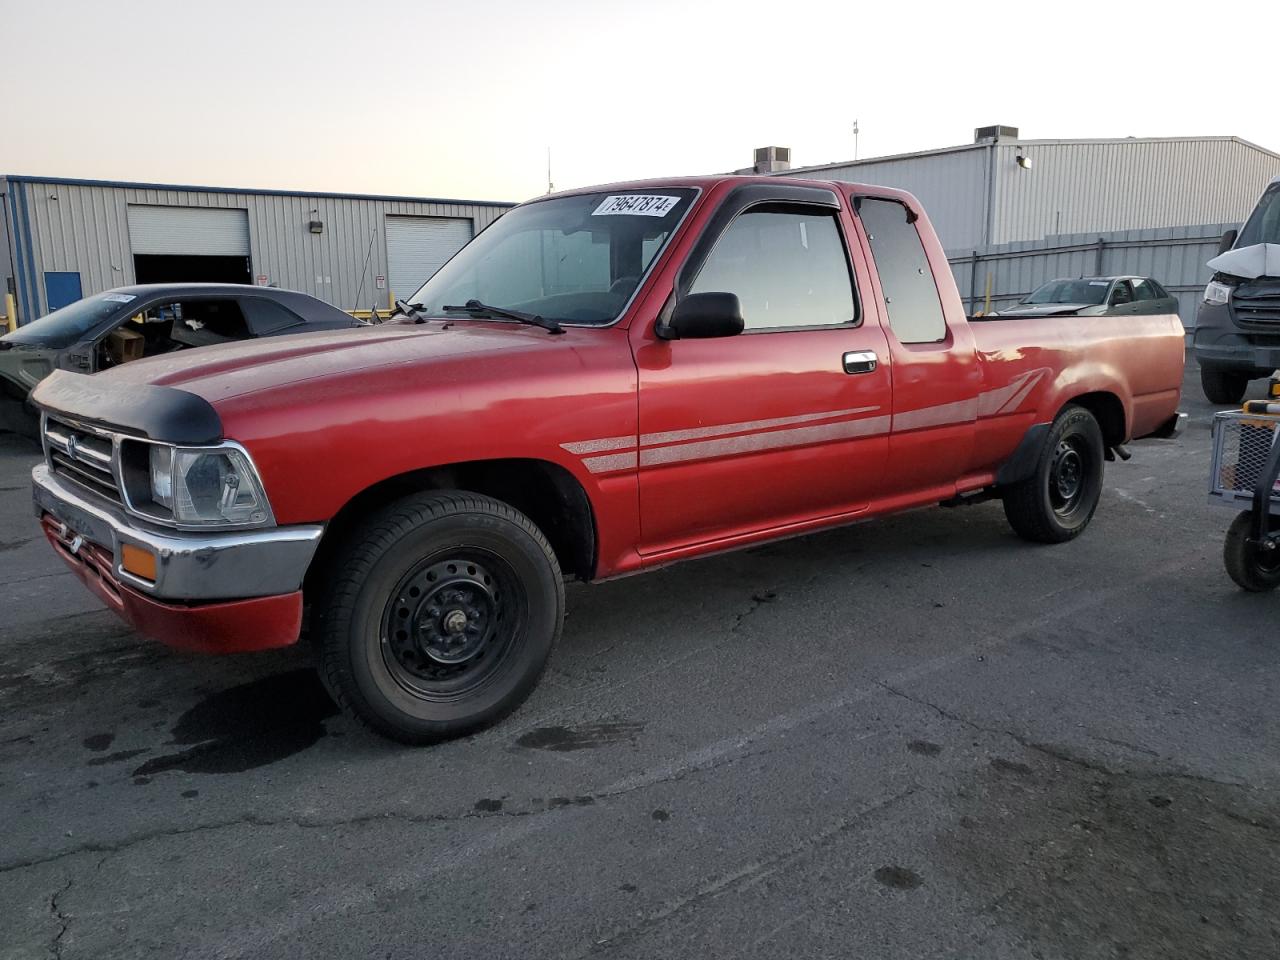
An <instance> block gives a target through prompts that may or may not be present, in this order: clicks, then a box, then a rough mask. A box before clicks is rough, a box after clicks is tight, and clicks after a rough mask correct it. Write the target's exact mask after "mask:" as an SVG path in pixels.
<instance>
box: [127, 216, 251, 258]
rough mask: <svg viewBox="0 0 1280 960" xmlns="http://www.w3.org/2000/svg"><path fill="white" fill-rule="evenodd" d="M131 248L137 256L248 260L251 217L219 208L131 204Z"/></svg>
mask: <svg viewBox="0 0 1280 960" xmlns="http://www.w3.org/2000/svg"><path fill="white" fill-rule="evenodd" d="M129 245H130V246H131V247H132V248H133V253H134V254H135V255H137V254H144V255H146V254H161V255H165V256H196V257H235V256H240V257H247V256H249V216H248V214H247V213H246V212H245V211H244V210H227V209H222V208H217V207H153V206H142V205H138V204H130V206H129Z"/></svg>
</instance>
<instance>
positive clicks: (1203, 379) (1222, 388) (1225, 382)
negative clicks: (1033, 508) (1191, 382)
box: [1200, 367, 1249, 406]
mask: <svg viewBox="0 0 1280 960" xmlns="http://www.w3.org/2000/svg"><path fill="white" fill-rule="evenodd" d="M1200 386H1201V388H1202V389H1203V390H1204V395H1205V398H1206V399H1207V400H1208V401H1209V402H1210V403H1223V404H1229V405H1231V406H1236V405H1237V404H1239V403H1240V401H1242V400H1243V399H1244V394H1245V391H1246V390H1248V389H1249V377H1248V375H1247V374H1243V373H1238V372H1237V371H1235V370H1222V369H1219V368H1216V367H1201V368H1200Z"/></svg>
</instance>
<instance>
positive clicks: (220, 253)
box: [0, 176, 512, 323]
mask: <svg viewBox="0 0 1280 960" xmlns="http://www.w3.org/2000/svg"><path fill="white" fill-rule="evenodd" d="M511 206H512V204H510V203H497V202H492V201H476V200H439V199H427V198H416V197H386V196H366V195H359V194H337V193H293V192H287V191H281V190H239V189H229V188H220V187H191V186H172V185H163V184H146V183H115V182H106V181H96V180H68V179H62V178H55V177H25V176H22V177H20V176H9V177H2V178H0V214H2V218H0V226H2V227H3V230H2V231H0V282H3V283H4V284H5V289H6V290H7V291H8V293H9V294H10V297H8V298H3V299H0V303H3V302H6V301H8V302H12V304H13V307H11V308H0V312H4V313H7V312H9V310H16V314H17V319H18V321H19V322H20V323H27V322H29V321H31V320H33V319H35V318H36V317H39V316H42V315H43V314H45V313H47V312H49V311H50V310H55V309H57V308H58V307H61V306H65V305H66V304H68V303H72V302H74V301H75V300H78V299H79V298H80V297H82V296H88V295H90V294H93V293H99V292H101V291H103V290H108V289H111V288H112V287H120V286H125V285H128V284H133V283H161V282H165V281H186V282H203V281H212V282H232V283H256V284H262V285H270V286H278V287H285V288H288V289H291V290H301V291H303V292H304V293H309V294H311V295H313V296H315V297H319V298H320V299H322V300H326V301H328V302H330V303H332V304H334V305H335V306H338V307H341V308H343V309H346V310H351V309H368V308H369V307H371V306H373V305H374V304H375V303H376V304H377V305H379V306H384V305H386V304H387V303H389V302H390V301H391V299H392V298H393V297H407V296H410V295H411V294H412V293H413V292H414V291H416V290H417V288H418V286H419V285H420V284H421V283H422V282H423V281H424V280H426V279H427V278H428V277H430V276H431V274H433V273H434V272H435V271H436V270H437V269H439V267H440V265H441V264H443V263H444V262H445V261H446V260H448V259H449V257H451V256H453V254H454V253H455V252H456V251H457V250H458V249H459V248H460V247H461V246H462V245H463V244H464V243H466V242H467V241H468V240H470V239H471V238H472V237H473V236H474V235H475V234H476V233H478V232H479V231H480V230H483V229H484V228H485V227H486V226H488V225H489V224H490V223H491V222H492V221H494V220H496V219H497V218H498V217H499V216H501V215H502V213H503V212H504V211H505V210H507V209H509V208H510V207H511Z"/></svg>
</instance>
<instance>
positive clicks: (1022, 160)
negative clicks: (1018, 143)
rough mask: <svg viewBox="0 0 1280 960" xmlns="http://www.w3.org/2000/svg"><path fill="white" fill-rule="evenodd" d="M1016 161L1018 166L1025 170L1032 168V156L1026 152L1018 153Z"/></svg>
mask: <svg viewBox="0 0 1280 960" xmlns="http://www.w3.org/2000/svg"><path fill="white" fill-rule="evenodd" d="M1016 162H1017V164H1018V166H1020V167H1021V168H1022V169H1023V170H1030V169H1031V158H1030V157H1028V156H1027V155H1026V154H1025V153H1020V154H1018V156H1017V161H1016Z"/></svg>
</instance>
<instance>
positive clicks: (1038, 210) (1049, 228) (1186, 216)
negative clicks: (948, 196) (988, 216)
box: [992, 138, 1280, 243]
mask: <svg viewBox="0 0 1280 960" xmlns="http://www.w3.org/2000/svg"><path fill="white" fill-rule="evenodd" d="M1020 151H1024V152H1025V153H1026V155H1027V156H1028V157H1030V158H1031V160H1032V162H1033V166H1032V169H1030V170H1023V169H1021V168H1020V167H1018V165H1017V163H1016V162H1015V157H1016V156H1017V155H1018V153H1019V152H1020ZM997 171H998V176H997V189H996V207H995V229H994V230H993V233H992V242H994V243H1007V242H1010V241H1014V240H1038V239H1040V238H1042V237H1048V236H1051V235H1054V234H1059V233H1061V234H1070V233H1077V232H1080V231H1089V232H1094V231H1103V232H1107V231H1116V230H1133V229H1146V228H1153V227H1168V226H1175V225H1178V224H1187V223H1198V224H1202V223H1221V222H1231V221H1237V222H1238V221H1241V220H1243V219H1244V218H1245V217H1246V216H1247V215H1248V213H1249V211H1250V210H1251V209H1253V206H1254V204H1255V203H1256V202H1257V199H1258V196H1259V194H1261V192H1262V189H1263V187H1264V186H1266V184H1267V182H1268V181H1269V180H1270V179H1271V178H1272V177H1274V176H1276V175H1277V174H1280V158H1277V157H1275V156H1272V155H1271V154H1268V153H1267V152H1266V151H1263V150H1259V149H1256V148H1254V147H1251V146H1249V145H1248V144H1245V143H1242V142H1240V141H1238V140H1232V139H1229V138H1224V139H1213V140H1210V139H1185V140H1167V141H1166V140H1159V141H1144V140H1135V141H1133V142H1131V143H1128V142H1124V141H1120V142H1110V143H1089V142H1078V143H1039V144H1037V143H1036V142H1035V141H1027V142H1025V143H1022V144H1017V143H1007V144H1001V145H1000V146H999V147H998V157H997Z"/></svg>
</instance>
